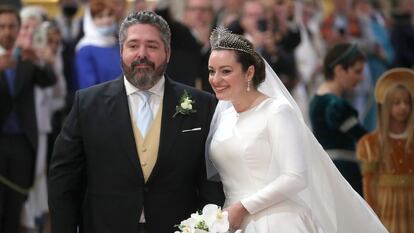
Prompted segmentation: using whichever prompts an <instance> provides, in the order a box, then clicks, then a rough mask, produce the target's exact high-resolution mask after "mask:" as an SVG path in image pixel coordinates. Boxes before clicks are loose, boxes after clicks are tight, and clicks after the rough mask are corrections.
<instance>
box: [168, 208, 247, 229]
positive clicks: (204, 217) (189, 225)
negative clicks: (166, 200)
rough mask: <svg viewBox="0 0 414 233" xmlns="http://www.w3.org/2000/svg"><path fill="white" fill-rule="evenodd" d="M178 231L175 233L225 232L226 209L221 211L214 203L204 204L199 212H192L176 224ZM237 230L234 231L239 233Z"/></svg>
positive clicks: (226, 227) (226, 226) (226, 224)
mask: <svg viewBox="0 0 414 233" xmlns="http://www.w3.org/2000/svg"><path fill="white" fill-rule="evenodd" d="M178 229H180V231H176V232H175V233H181V232H183V233H227V232H229V220H228V213H227V211H222V210H221V208H220V207H218V206H217V205H214V204H207V205H206V206H204V208H203V210H202V212H201V213H193V214H191V217H190V218H188V219H186V220H184V221H182V222H181V223H180V225H178ZM241 232H242V231H241V230H237V231H236V232H235V233H241Z"/></svg>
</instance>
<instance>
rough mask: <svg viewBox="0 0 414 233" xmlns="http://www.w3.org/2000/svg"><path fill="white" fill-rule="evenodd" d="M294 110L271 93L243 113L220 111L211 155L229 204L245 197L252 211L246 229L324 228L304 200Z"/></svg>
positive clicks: (303, 171) (291, 231) (303, 173)
mask: <svg viewBox="0 0 414 233" xmlns="http://www.w3.org/2000/svg"><path fill="white" fill-rule="evenodd" d="M296 118H297V117H296V116H295V114H294V112H293V110H292V109H291V108H290V107H289V106H288V105H287V104H286V103H283V102H281V101H278V100H276V99H272V98H268V99H266V100H264V101H263V102H262V103H260V104H259V105H258V106H256V107H254V108H252V109H250V110H248V111H246V112H242V113H237V112H236V111H235V109H234V108H233V107H231V108H228V109H226V110H225V112H223V113H222V114H221V117H220V119H219V123H218V125H217V126H218V127H217V130H216V132H215V134H214V136H213V138H212V142H211V148H210V149H211V151H210V154H211V160H212V162H213V163H214V165H215V167H216V168H217V170H218V172H219V174H220V177H221V180H222V182H223V186H224V192H225V194H226V202H225V207H226V206H229V205H231V204H233V203H235V202H237V201H241V202H242V203H243V205H244V206H245V207H246V209H247V210H248V211H249V213H250V214H251V215H250V216H249V217H248V218H247V219H245V220H244V222H243V224H242V228H243V230H244V231H243V232H245V233H250V232H257V233H259V232H260V233H266V232H289V233H296V232H297V233H299V232H309V233H313V232H315V233H316V232H318V233H319V232H324V231H323V230H322V229H321V228H320V227H319V226H318V224H317V223H316V222H315V220H314V219H312V213H311V211H310V210H309V209H308V208H307V207H306V205H304V204H303V203H301V200H300V198H299V197H298V193H299V192H300V191H301V190H302V189H304V188H305V187H306V185H307V184H306V166H305V164H304V160H305V159H304V158H303V157H302V156H303V154H304V151H303V147H301V142H302V139H301V137H302V135H303V134H301V131H300V129H299V126H300V124H299V123H298V119H296Z"/></svg>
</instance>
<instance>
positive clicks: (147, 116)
mask: <svg viewBox="0 0 414 233" xmlns="http://www.w3.org/2000/svg"><path fill="white" fill-rule="evenodd" d="M136 93H137V94H138V96H139V98H140V99H141V104H140V107H139V109H138V112H137V116H136V117H137V124H138V128H139V130H140V131H141V134H142V136H143V137H145V135H146V134H147V131H148V128H149V127H150V125H151V121H152V111H151V107H150V104H149V98H150V97H151V92H148V91H139V92H136Z"/></svg>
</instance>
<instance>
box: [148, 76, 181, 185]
mask: <svg viewBox="0 0 414 233" xmlns="http://www.w3.org/2000/svg"><path fill="white" fill-rule="evenodd" d="M181 92H182V90H181V88H179V87H178V86H177V85H176V84H175V83H174V82H173V81H171V80H170V79H168V78H166V79H165V88H164V98H163V110H162V118H161V132H160V144H159V148H158V157H157V162H156V164H155V166H154V169H153V170H152V173H151V175H150V177H149V178H148V181H147V183H148V182H151V180H152V179H154V177H156V176H157V174H159V173H160V172H161V171H166V170H168V165H169V164H171V162H172V161H171V160H173V159H174V152H173V151H171V149H172V146H173V145H174V143H175V142H176V139H177V137H178V135H179V133H180V132H179V129H180V128H181V124H182V119H183V118H182V117H179V116H177V117H174V118H173V115H174V113H175V107H176V106H177V105H178V100H179V97H180V94H181Z"/></svg>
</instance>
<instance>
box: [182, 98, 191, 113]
mask: <svg viewBox="0 0 414 233" xmlns="http://www.w3.org/2000/svg"><path fill="white" fill-rule="evenodd" d="M181 108H183V109H186V110H191V109H192V108H193V106H192V105H191V100H190V99H189V98H185V99H184V101H183V102H182V103H181Z"/></svg>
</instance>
